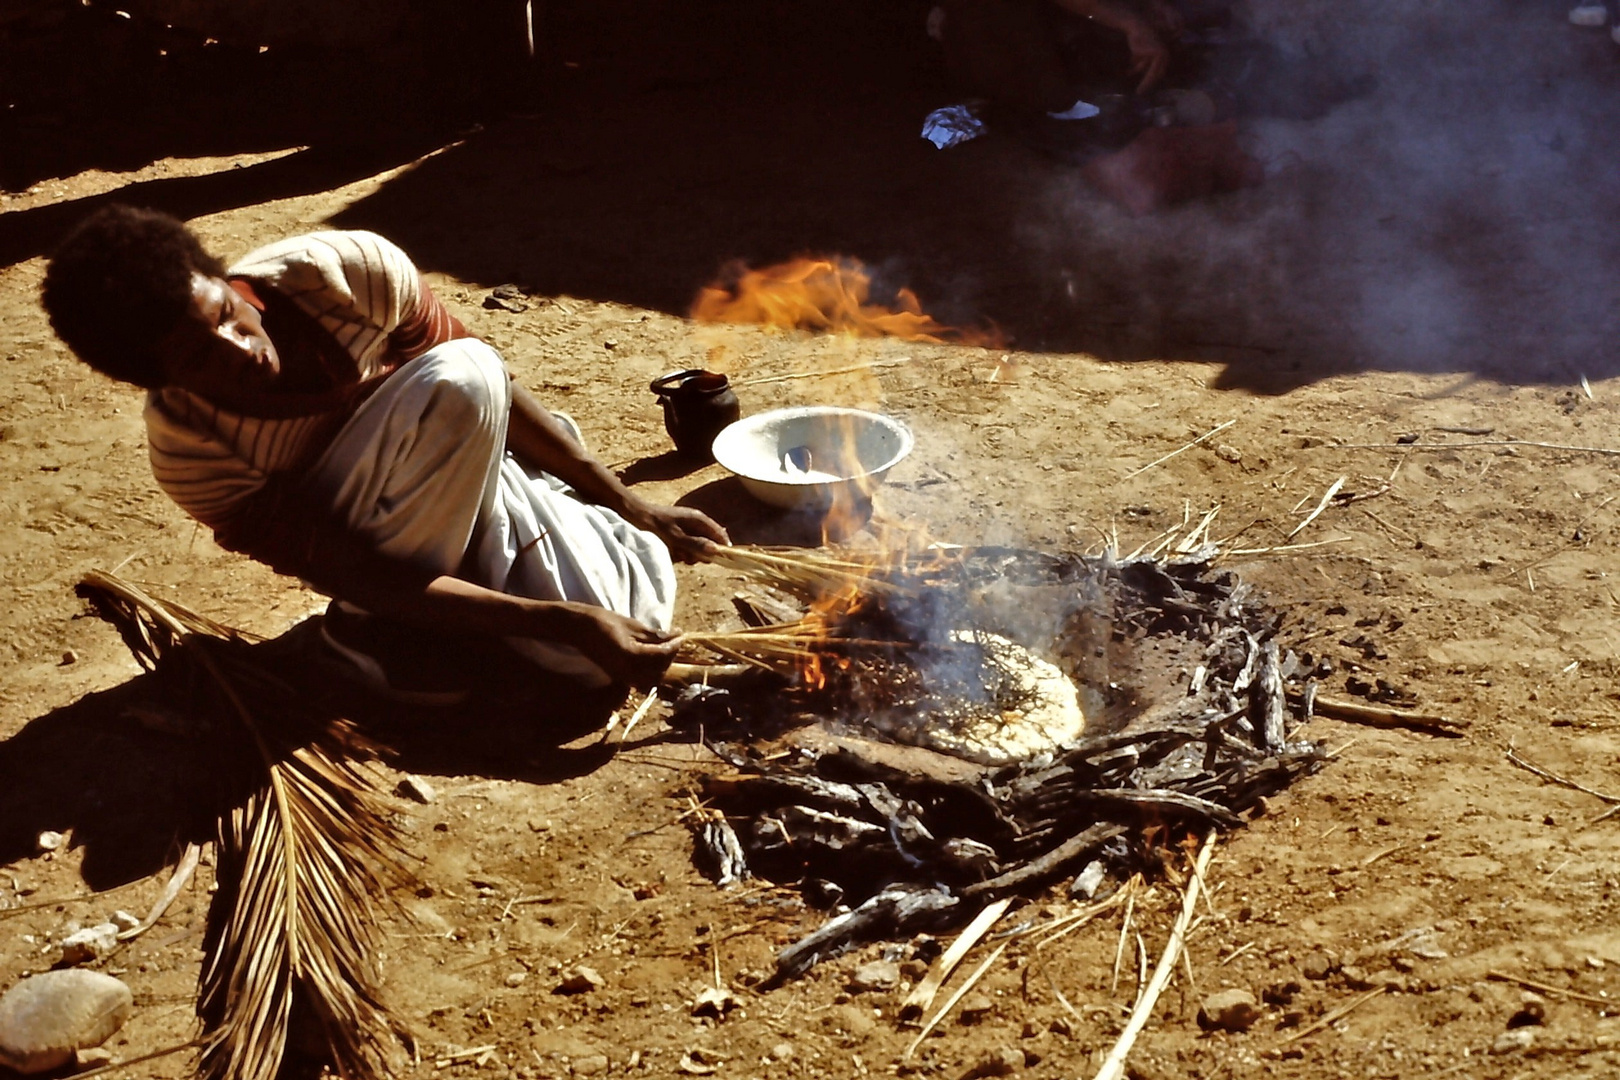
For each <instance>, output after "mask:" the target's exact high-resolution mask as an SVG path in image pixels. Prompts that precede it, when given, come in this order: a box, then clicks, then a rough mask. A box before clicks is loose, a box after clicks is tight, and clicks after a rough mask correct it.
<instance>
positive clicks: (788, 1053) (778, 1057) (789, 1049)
mask: <svg viewBox="0 0 1620 1080" xmlns="http://www.w3.org/2000/svg"><path fill="white" fill-rule="evenodd" d="M792 1056H793V1044H792V1043H785V1042H779V1043H777V1044H776V1045H775V1046H773V1047H771V1060H772V1061H787V1060H788V1059H789V1058H791V1057H792Z"/></svg>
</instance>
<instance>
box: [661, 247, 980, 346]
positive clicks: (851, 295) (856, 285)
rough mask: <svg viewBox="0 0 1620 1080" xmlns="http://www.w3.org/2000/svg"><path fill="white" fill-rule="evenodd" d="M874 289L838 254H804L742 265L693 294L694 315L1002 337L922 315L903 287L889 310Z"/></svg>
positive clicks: (873, 332)
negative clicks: (771, 263)
mask: <svg viewBox="0 0 1620 1080" xmlns="http://www.w3.org/2000/svg"><path fill="white" fill-rule="evenodd" d="M728 282H729V283H728ZM871 288H872V275H871V274H870V273H868V272H867V269H866V267H865V266H864V265H863V264H862V263H861V262H860V261H859V260H858V259H850V258H845V257H843V256H828V257H825V258H809V257H801V258H797V259H790V260H789V261H787V262H785V263H778V264H776V265H775V266H767V267H764V268H762V269H754V270H751V269H748V268H747V267H746V266H741V265H740V264H739V265H738V266H735V267H733V268H732V269H731V272H730V273H728V274H727V275H726V277H725V278H724V279H722V281H720V282H716V283H714V284H712V285H707V286H705V287H704V288H703V289H702V290H701V291H700V292H699V293H698V297H697V299H696V300H695V301H694V302H693V304H692V318H693V319H695V320H697V321H698V322H727V323H755V324H759V325H763V326H776V327H781V328H784V329H797V330H810V331H819V332H826V333H840V334H849V335H851V336H853V337H897V338H901V339H902V340H905V341H925V342H936V343H938V342H946V341H954V342H960V343H962V344H967V345H983V346H986V347H989V348H995V347H997V346H998V345H999V344H1000V335H999V334H996V333H995V332H993V331H982V330H967V329H961V328H958V327H952V326H946V325H945V324H944V323H941V322H939V321H937V320H936V319H934V318H933V316H931V315H928V314H925V313H924V312H923V310H922V304H921V302H919V301H918V299H917V294H916V293H914V292H912V291H911V290H910V289H901V290H900V291H899V292H898V293H897V294H896V302H897V305H898V306H897V308H889V307H884V306H883V305H882V304H875V303H872V302H871V301H870V299H869V297H870V294H871Z"/></svg>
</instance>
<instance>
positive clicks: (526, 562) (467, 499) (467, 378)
mask: <svg viewBox="0 0 1620 1080" xmlns="http://www.w3.org/2000/svg"><path fill="white" fill-rule="evenodd" d="M511 403H512V388H511V381H510V379H509V378H508V376H507V373H506V367H505V365H504V364H503V363H502V361H501V358H500V356H499V354H497V353H496V352H495V350H494V349H492V348H490V347H489V346H488V345H486V344H484V343H483V342H481V341H477V340H473V339H470V338H464V339H459V340H455V341H450V342H446V343H445V344H443V345H439V346H437V347H435V348H433V349H430V350H429V351H428V352H426V353H424V354H423V355H421V356H420V357H418V358H417V359H415V360H412V361H410V362H409V363H407V364H405V365H404V366H403V367H401V368H400V369H399V370H398V371H397V372H395V373H394V374H393V375H392V376H391V377H390V378H389V379H388V381H387V382H385V383H384V384H383V386H382V388H381V389H379V390H378V391H377V392H376V393H375V394H374V395H373V396H372V397H371V398H370V399H369V400H367V401H366V402H365V403H364V404H363V405H361V406H360V408H359V409H358V410H357V411H356V412H355V414H354V416H353V417H352V418H351V419H350V420H349V422H348V423H347V424H345V425H344V427H343V429H342V430H341V431H340V432H339V433H338V434H337V436H336V438H335V439H333V441H332V444H331V446H330V447H329V448H328V449H327V451H326V453H325V454H324V455H323V456H322V457H321V459H320V461H319V462H317V464H316V465H315V467H314V470H313V471H312V473H311V479H310V482H311V484H312V485H313V487H314V490H315V491H316V492H317V493H318V494H319V495H320V496H321V497H322V498H323V499H325V500H326V501H327V502H328V505H330V506H331V507H332V508H333V509H334V511H335V512H336V513H337V514H338V515H339V517H340V518H341V519H342V520H344V521H346V522H347V524H348V525H349V527H350V528H352V529H354V530H355V531H356V532H357V533H358V534H360V535H361V536H364V537H367V538H368V539H370V540H371V541H372V543H373V544H375V546H376V548H377V550H378V551H379V552H380V553H382V554H384V555H388V556H392V557H394V558H398V559H402V560H405V561H407V562H410V563H412V564H413V565H415V566H418V567H420V568H422V569H424V570H428V571H431V572H433V573H437V574H452V575H456V576H459V577H462V578H465V579H466V580H469V581H471V582H473V583H474V584H478V585H483V586H485V587H487V588H491V589H495V590H498V591H500V592H504V593H509V594H512V595H515V596H526V597H531V598H533V599H537V600H574V601H579V602H581V603H586V604H593V605H595V606H597V607H602V608H606V609H608V610H610V611H615V612H618V613H619V614H621V615H628V616H630V617H631V618H634V619H637V620H639V621H640V622H643V623H645V624H647V625H648V626H651V627H654V628H656V629H659V630H667V629H669V627H670V625H671V620H672V618H673V615H674V607H675V569H674V566H673V565H672V564H671V561H670V556H669V551H668V549H667V548H666V547H665V546H664V543H663V541H662V540H660V539H658V537H656V536H654V535H653V534H652V533H649V532H645V531H643V530H641V529H637V528H635V527H634V526H633V525H631V524H630V523H628V522H627V521H625V520H624V519H623V518H621V517H619V516H618V515H617V514H615V513H613V512H612V511H610V510H607V509H605V508H603V507H600V506H592V505H588V504H586V503H583V502H581V501H580V500H579V499H577V498H575V497H574V495H573V494H572V492H571V491H570V489H569V488H568V487H567V486H566V485H565V484H563V482H562V481H560V480H558V479H557V478H556V477H553V476H550V475H548V474H546V473H543V472H530V471H528V470H527V469H525V468H524V466H523V465H522V464H520V463H519V462H518V461H517V459H516V458H514V457H513V456H512V455H511V454H509V453H507V451H506V425H507V418H508V416H509V414H510V411H511ZM511 644H512V645H513V647H514V648H516V649H517V650H518V651H519V652H520V653H522V654H523V655H525V656H527V657H529V658H530V659H532V660H534V661H535V662H536V663H539V664H540V665H542V666H544V667H547V668H549V669H551V670H554V671H559V672H562V673H564V674H568V675H573V676H575V677H578V678H579V679H581V681H584V682H587V683H589V684H592V685H605V684H606V683H607V682H608V676H607V674H606V673H605V672H603V671H602V669H601V668H599V667H598V666H597V665H596V664H594V663H592V662H591V661H590V660H589V659H587V658H586V657H585V656H584V655H583V654H582V653H580V652H579V650H577V649H575V648H573V647H571V646H568V645H561V644H554V643H550V642H540V641H534V640H530V639H514V640H512V642H511Z"/></svg>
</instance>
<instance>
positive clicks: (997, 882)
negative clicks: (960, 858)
mask: <svg viewBox="0 0 1620 1080" xmlns="http://www.w3.org/2000/svg"><path fill="white" fill-rule="evenodd" d="M1127 831H1128V830H1127V829H1126V827H1125V826H1124V825H1117V824H1114V823H1113V822H1102V823H1099V824H1096V825H1093V826H1091V828H1089V829H1086V830H1085V831H1084V832H1080V833H1077V834H1075V835H1074V836H1071V837H1069V838H1068V839H1067V840H1065V841H1063V843H1061V844H1059V845H1058V846H1057V847H1055V848H1053V849H1052V850H1051V851H1048V852H1047V853H1046V854H1045V855H1042V856H1040V857H1039V858H1036V859H1031V860H1030V861H1029V862H1027V863H1025V864H1024V865H1023V866H1020V867H1017V868H1015V869H1012V870H1009V871H1007V872H1006V873H1005V874H1001V875H999V876H997V877H993V878H989V879H987V880H985V881H978V882H974V883H973V884H972V885H969V886H967V887H966V888H964V889H963V890H962V894H963V895H964V896H970V897H972V896H996V895H1001V894H1004V893H1009V892H1012V891H1014V890H1016V889H1021V888H1023V887H1024V886H1026V885H1031V884H1034V883H1035V882H1038V881H1043V880H1045V879H1047V878H1049V877H1055V876H1057V875H1058V874H1060V873H1062V872H1063V871H1064V870H1066V869H1068V867H1069V866H1070V864H1072V863H1074V862H1075V861H1076V860H1078V859H1080V858H1082V857H1084V856H1086V855H1089V854H1091V853H1092V852H1093V851H1095V850H1096V849H1097V848H1099V847H1102V845H1104V844H1106V843H1108V841H1110V840H1112V839H1113V838H1114V837H1116V836H1122V835H1124V833H1125V832H1127Z"/></svg>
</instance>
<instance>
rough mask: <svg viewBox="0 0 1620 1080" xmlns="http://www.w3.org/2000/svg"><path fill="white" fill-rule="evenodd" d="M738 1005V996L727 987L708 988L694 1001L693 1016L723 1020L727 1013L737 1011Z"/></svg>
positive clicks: (700, 991) (700, 992)
mask: <svg viewBox="0 0 1620 1080" xmlns="http://www.w3.org/2000/svg"><path fill="white" fill-rule="evenodd" d="M738 1004H739V1002H738V1001H737V995H736V994H733V993H732V992H731V991H730V990H727V989H726V988H725V987H723V986H722V987H716V986H706V987H704V988H703V989H702V990H699V991H698V996H697V997H695V998H693V999H692V1015H693V1016H712V1017H714V1018H715V1019H717V1020H723V1019H725V1015H726V1013H728V1012H730V1011H731V1010H732V1009H735V1008H736V1007H737V1005H738Z"/></svg>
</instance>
